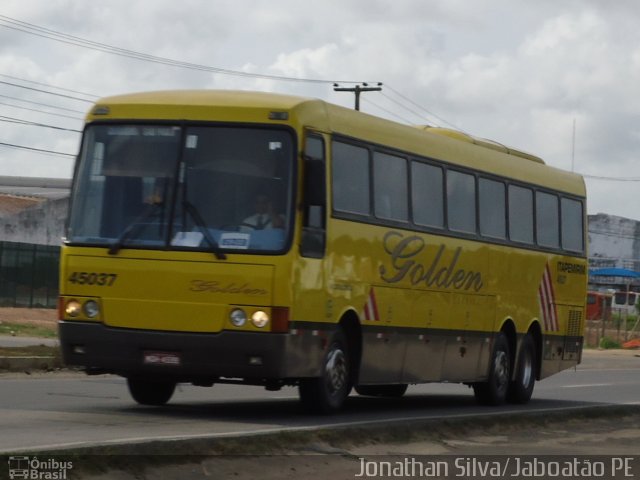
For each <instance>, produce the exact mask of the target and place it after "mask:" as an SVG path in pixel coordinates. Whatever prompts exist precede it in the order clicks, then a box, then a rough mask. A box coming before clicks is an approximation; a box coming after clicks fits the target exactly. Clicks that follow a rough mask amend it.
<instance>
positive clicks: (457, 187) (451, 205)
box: [447, 170, 476, 233]
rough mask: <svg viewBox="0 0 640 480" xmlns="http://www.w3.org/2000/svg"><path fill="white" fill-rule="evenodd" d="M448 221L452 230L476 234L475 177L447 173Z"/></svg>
mask: <svg viewBox="0 0 640 480" xmlns="http://www.w3.org/2000/svg"><path fill="white" fill-rule="evenodd" d="M447 220H448V224H449V229H450V230H454V231H457V232H465V233H476V182H475V178H474V176H473V175H469V174H468V173H462V172H456V171H453V170H449V171H447Z"/></svg>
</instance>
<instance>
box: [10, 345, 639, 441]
mask: <svg viewBox="0 0 640 480" xmlns="http://www.w3.org/2000/svg"><path fill="white" fill-rule="evenodd" d="M639 367H640V357H637V356H635V355H634V354H633V353H632V352H624V353H623V354H611V353H607V352H604V353H603V352H588V353H587V354H586V355H585V360H584V362H583V364H582V365H580V366H579V367H578V368H577V369H575V370H569V371H565V372H561V373H560V374H558V375H555V376H553V377H550V378H548V379H545V380H543V381H542V382H539V383H537V384H536V389H535V391H534V396H533V398H532V400H531V402H530V403H529V404H528V405H526V406H513V405H508V406H505V407H501V408H494V407H481V406H478V405H476V404H475V401H474V398H473V394H472V391H471V390H470V389H469V388H467V387H465V386H461V385H453V384H451V385H449V384H429V385H419V386H411V387H410V388H409V390H408V392H407V395H405V397H403V398H401V399H379V398H366V397H358V396H357V395H353V396H352V397H351V398H350V399H349V401H348V402H347V405H346V407H345V409H344V411H342V412H340V413H338V414H336V415H333V416H328V417H318V416H309V415H306V414H305V413H303V411H302V410H301V408H300V406H299V403H298V397H297V390H296V389H293V388H287V389H283V390H281V391H279V392H268V391H266V390H264V389H262V388H258V387H245V386H235V385H216V386H214V387H213V388H200V387H192V386H186V385H185V386H180V387H179V389H178V391H177V392H176V394H175V395H174V397H173V399H172V400H171V402H170V404H169V405H167V406H165V407H161V408H154V407H143V406H138V405H137V404H135V403H134V402H133V400H131V398H130V397H129V395H128V392H127V388H126V385H125V382H124V380H123V379H121V378H118V377H114V376H99V377H87V376H84V375H83V374H79V373H64V372H58V373H50V374H38V375H24V374H4V375H2V376H0V431H2V435H1V436H0V453H12V452H28V451H36V450H44V449H47V450H49V449H58V448H67V447H74V446H87V445H105V444H106V445H109V444H123V443H132V442H146V441H149V440H170V439H183V438H184V439H198V438H209V437H230V436H238V435H243V434H252V433H257V432H276V431H300V430H308V429H315V428H317V427H319V426H326V427H337V426H349V425H351V426H357V425H365V424H371V423H374V424H375V423H378V424H384V423H385V422H397V421H402V420H405V421H406V420H408V421H412V420H423V419H428V418H436V417H438V418H460V417H465V416H466V417H473V416H475V415H479V414H483V415H486V414H491V415H495V416H496V422H499V419H500V417H501V416H505V415H509V414H513V413H515V412H522V411H525V412H539V413H540V414H541V415H544V414H545V412H548V411H558V410H562V409H575V408H581V407H585V406H589V405H607V404H640V368H639ZM167 448H168V449H169V448H170V447H169V446H167ZM167 453H170V452H167Z"/></svg>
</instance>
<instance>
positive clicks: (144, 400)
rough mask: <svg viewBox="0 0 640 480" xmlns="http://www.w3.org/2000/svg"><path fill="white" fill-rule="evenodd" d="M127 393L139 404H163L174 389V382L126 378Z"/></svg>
mask: <svg viewBox="0 0 640 480" xmlns="http://www.w3.org/2000/svg"><path fill="white" fill-rule="evenodd" d="M127 385H128V387H129V393H131V396H132V397H133V399H134V400H135V401H136V402H138V403H139V404H140V405H155V406H160V405H164V404H165V403H167V402H168V401H169V399H170V398H171V396H172V395H173V392H174V390H175V389H176V384H175V382H167V381H163V380H159V381H153V380H147V379H144V378H137V377H129V378H127Z"/></svg>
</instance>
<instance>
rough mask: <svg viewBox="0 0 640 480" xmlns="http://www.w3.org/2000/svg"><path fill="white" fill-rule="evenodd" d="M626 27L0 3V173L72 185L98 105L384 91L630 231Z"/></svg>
mask: <svg viewBox="0 0 640 480" xmlns="http://www.w3.org/2000/svg"><path fill="white" fill-rule="evenodd" d="M638 25H640V2H638V1H636V0H616V1H615V2H606V1H601V0H562V1H559V0H536V1H530V0H386V1H383V0H366V1H364V0H324V1H322V2H319V1H313V2H311V1H302V0H181V1H180V2H175V1H167V0H136V1H132V0H126V1H125V0H109V1H103V2H89V1H86V0H47V1H46V2H43V1H41V0H2V3H1V4H0V175H25V176H26V175H33V176H50V177H69V176H70V175H71V171H72V165H73V155H75V153H77V149H78V142H79V133H77V130H81V128H82V116H83V114H84V112H86V110H87V109H88V108H89V107H90V105H91V102H92V101H94V100H95V99H96V98H97V97H99V96H105V95H112V94H117V93H125V92H131V91H140V90H158V89H168V88H171V89H173V88H215V89H231V88H234V89H245V90H263V91H277V92H282V93H293V94H299V95H304V96H312V97H318V98H322V99H325V100H328V101H331V102H334V103H338V104H342V105H345V106H352V105H353V97H352V95H351V94H345V93H336V92H334V91H333V88H332V82H333V81H336V80H338V81H342V82H347V81H355V82H382V83H383V84H384V86H383V91H382V92H380V93H367V94H363V97H362V110H363V111H366V112H368V113H371V114H374V115H379V116H383V117H387V118H390V119H392V120H395V121H398V122H402V123H408V124H431V125H438V126H444V127H450V128H451V127H453V128H457V129H460V130H463V131H465V132H467V133H471V134H473V135H476V136H479V137H484V138H489V139H492V140H495V141H498V142H500V143H503V144H506V145H509V146H512V147H516V148H519V149H522V150H526V151H528V152H531V153H534V154H536V155H538V156H541V157H542V158H544V159H545V161H546V162H547V163H549V164H550V165H553V166H556V167H559V168H563V169H567V170H571V169H574V170H575V171H577V172H579V173H581V174H583V175H585V176H586V183H587V187H588V193H589V202H588V211H589V213H590V214H593V213H598V212H603V213H609V214H613V215H619V216H623V217H628V218H633V219H637V220H640V167H639V165H640V162H638V157H639V154H640V153H639V152H640V118H639V114H640V94H639V93H640V92H639V91H640V28H638ZM132 57H135V58H132ZM220 70H223V71H222V72H221V71H220ZM225 71H226V72H225ZM229 72H231V73H233V72H241V73H245V74H251V75H248V76H241V75H232V74H229ZM253 75H256V76H253ZM270 76H275V77H290V78H301V79H314V80H326V82H307V81H284V80H277V79H274V78H269V77H270ZM345 86H349V85H348V84H346V83H345ZM52 127H56V128H52ZM574 132H575V135H574ZM25 147H26V148H25ZM52 152H55V153H52ZM623 180H624V181H623Z"/></svg>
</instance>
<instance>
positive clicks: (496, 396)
mask: <svg viewBox="0 0 640 480" xmlns="http://www.w3.org/2000/svg"><path fill="white" fill-rule="evenodd" d="M510 380H511V356H510V354H509V342H508V341H507V337H506V336H505V334H504V333H499V334H498V336H497V337H496V340H495V344H494V345H493V352H492V354H491V366H490V367H489V377H488V378H487V381H486V382H478V383H474V384H473V393H474V394H475V397H476V400H477V401H478V403H480V404H482V405H502V404H503V403H505V401H506V399H507V392H508V390H509V381H510Z"/></svg>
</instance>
